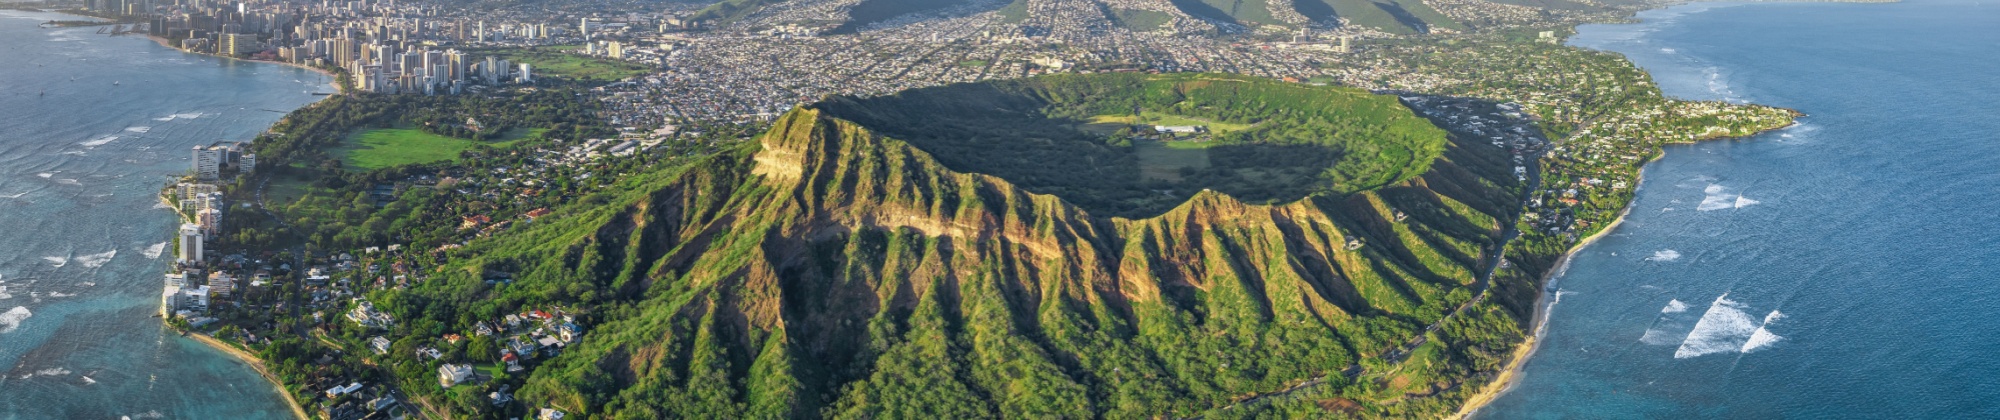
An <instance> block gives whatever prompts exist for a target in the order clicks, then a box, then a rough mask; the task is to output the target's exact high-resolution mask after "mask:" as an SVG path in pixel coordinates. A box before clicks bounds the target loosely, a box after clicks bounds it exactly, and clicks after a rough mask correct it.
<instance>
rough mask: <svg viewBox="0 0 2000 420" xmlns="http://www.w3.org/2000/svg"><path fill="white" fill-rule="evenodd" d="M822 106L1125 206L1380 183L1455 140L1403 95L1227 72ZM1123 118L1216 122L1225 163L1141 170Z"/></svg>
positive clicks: (1088, 204)
mask: <svg viewBox="0 0 2000 420" xmlns="http://www.w3.org/2000/svg"><path fill="white" fill-rule="evenodd" d="M815 106H816V107H819V108H820V109H824V110H826V112H827V113H829V114H831V115H834V116H836V117H839V118H842V119H846V120H850V121H855V122H857V123H859V124H861V125H863V126H867V127H871V128H874V129H876V130H878V131H879V132H880V133H882V134H884V135H888V136H890V137H894V138H896V139H899V140H904V141H909V142H911V143H912V144H915V145H916V146H917V147H918V148H921V149H924V151H925V152H928V153H930V154H931V155H932V156H935V157H936V158H937V159H938V161H940V162H943V163H944V164H945V166H947V167H951V168H953V169H955V170H959V171H965V172H975V173H984V174H991V175H994V176H998V177H1001V178H1004V179H1007V180H1009V181H1011V182H1013V183H1015V184H1016V185H1020V186H1021V187H1022V188H1025V189H1027V190H1029V191H1034V192H1038V193H1046V194H1054V195H1056V196H1060V197H1062V198H1063V199H1064V200H1066V201H1068V202H1070V203H1073V204H1076V205H1078V206H1081V207H1083V208H1085V209H1089V210H1090V211H1092V212H1093V213H1097V214H1104V215H1114V216H1126V217H1144V216H1152V215H1156V214H1159V213H1161V212H1164V211H1166V210H1167V209H1169V208H1172V207H1174V206H1177V205H1179V204H1180V203H1181V202H1184V201H1186V200H1187V199H1188V198H1189V197H1192V196H1194V195H1195V194H1196V193H1198V192H1200V191H1201V190H1203V189H1213V190H1216V191H1221V192H1223V193H1226V194H1229V195H1230V196H1233V197H1237V198H1241V199H1244V200H1247V201H1250V202H1288V201H1293V200H1297V199H1299V198H1301V197H1304V196H1307V195H1310V194H1315V193H1322V192H1324V193H1331V194H1346V193H1352V192H1356V191H1362V190H1367V189H1373V188H1378V187H1381V186H1384V185H1390V184H1394V183H1397V182H1401V181H1403V180H1406V179H1409V178H1411V177H1414V176H1417V175H1418V174H1421V173H1423V172H1425V171H1426V168H1427V167H1428V165H1429V164H1430V162H1431V161H1433V160H1435V159H1436V158H1437V156H1438V153H1440V152H1441V151H1443V145H1444V142H1445V140H1444V136H1445V133H1444V132H1443V131H1442V130H1439V129H1437V128H1436V127H1434V126H1432V125H1431V124H1430V122H1429V121H1425V120H1424V119H1422V118H1418V117H1416V116H1415V115H1414V114H1412V113H1411V112H1410V111H1409V110H1408V109H1406V108H1403V106H1402V105H1401V104H1399V103H1397V102H1396V99H1395V98H1393V97H1389V96H1378V95H1371V94H1369V93H1367V92H1364V91H1360V90H1355V89H1349V88H1339V87H1325V86H1312V85H1305V84H1298V83H1284V82H1279V81H1275V80H1270V79H1259V78H1251V77H1243V76H1231V75H1221V74H1173V75H1139V74H1114V75H1091V76H1051V77H1041V78H1035V79H1028V80H1020V81H1002V82H990V83H978V84H959V85H950V86H943V87H936V88H926V89H916V90H911V91H905V92H901V93H898V94H895V95H890V96H882V97H874V98H849V97H836V98H833V99H831V100H829V101H827V102H824V103H822V104H819V105H815ZM1135 111H1136V115H1140V116H1143V118H1139V119H1133V118H1132V116H1133V115H1135ZM1121 122H1129V123H1135V124H1142V125H1143V124H1151V123H1175V124H1206V125H1211V126H1212V128H1214V129H1215V130H1213V131H1212V132H1211V134H1209V137H1210V138H1211V139H1210V140H1208V141H1209V142H1212V143H1215V144H1213V145H1210V146H1208V147H1207V150H1206V152H1207V154H1208V155H1209V161H1210V162H1212V163H1213V165H1209V166H1208V167H1207V168H1206V169H1203V170H1188V171H1180V173H1179V175H1178V176H1174V177H1159V176H1154V177H1146V176H1142V172H1145V169H1144V168H1143V166H1144V165H1146V163H1145V162H1141V161H1140V159H1139V158H1140V157H1141V155H1140V154H1139V153H1138V152H1137V151H1135V148H1134V147H1133V146H1132V144H1133V142H1132V137H1133V136H1135V135H1137V134H1135V133H1133V132H1132V131H1129V130H1126V129H1120V128H1118V127H1117V126H1115V125H1111V124H1115V123H1121ZM1149 129H1150V128H1147V130H1149ZM1106 132H1110V133H1111V134H1110V135H1105V134H1103V133H1106ZM1195 169H1201V168H1195ZM1156 172H1157V170H1156ZM1164 178H1171V179H1178V180H1179V182H1164V181H1163V179H1164Z"/></svg>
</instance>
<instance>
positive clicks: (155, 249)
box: [139, 242, 167, 260]
mask: <svg viewBox="0 0 2000 420" xmlns="http://www.w3.org/2000/svg"><path fill="white" fill-rule="evenodd" d="M166 252H167V243H166V242H161V243H157V244H153V246H149V247H146V249H145V250H142V251H139V254H141V255H145V256H146V259H149V260H157V259H160V254H165V253H166Z"/></svg>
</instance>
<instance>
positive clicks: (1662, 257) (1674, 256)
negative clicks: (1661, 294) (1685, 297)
mask: <svg viewBox="0 0 2000 420" xmlns="http://www.w3.org/2000/svg"><path fill="white" fill-rule="evenodd" d="M1679 259H1681V252H1680V251H1675V250H1671V249H1668V250H1661V251H1657V252H1654V253H1653V256H1651V257H1646V261H1660V262H1669V261H1674V260H1679ZM1674 302H1675V303H1679V302H1680V301H1678V300H1676V301H1674Z"/></svg>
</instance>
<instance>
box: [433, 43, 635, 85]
mask: <svg viewBox="0 0 2000 420" xmlns="http://www.w3.org/2000/svg"><path fill="white" fill-rule="evenodd" d="M580 48H581V47H578V46H574V45H566V46H556V47H542V48H539V49H535V50H527V49H518V48H509V49H499V50H488V51H476V52H473V53H471V54H472V55H473V56H481V57H483V56H485V55H493V56H497V57H500V58H502V59H505V60H508V61H512V62H516V63H528V65H529V66H530V67H531V68H532V69H533V71H534V74H535V77H542V76H553V77H561V78H565V79H575V80H586V81H599V82H613V81H618V80H622V79H624V78H627V77H632V76H639V75H644V74H646V73H650V72H652V71H653V69H652V67H649V66H646V65H642V64H636V63H628V62H623V61H616V60H606V59H600V58H595V57H585V56H581V55H576V54H571V53H569V51H574V50H577V49H580Z"/></svg>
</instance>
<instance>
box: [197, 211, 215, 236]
mask: <svg viewBox="0 0 2000 420" xmlns="http://www.w3.org/2000/svg"><path fill="white" fill-rule="evenodd" d="M194 222H195V224H196V225H200V226H201V234H202V235H206V236H215V235H216V234H219V233H222V210H221V209H217V208H215V207H209V208H205V209H201V210H200V211H196V212H194Z"/></svg>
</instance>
